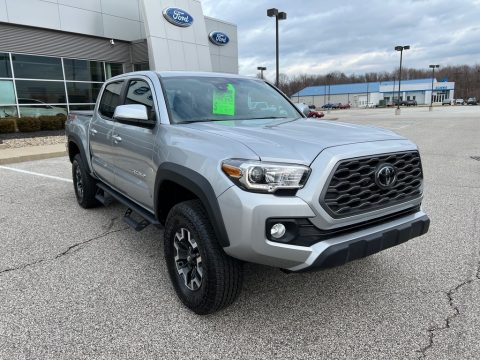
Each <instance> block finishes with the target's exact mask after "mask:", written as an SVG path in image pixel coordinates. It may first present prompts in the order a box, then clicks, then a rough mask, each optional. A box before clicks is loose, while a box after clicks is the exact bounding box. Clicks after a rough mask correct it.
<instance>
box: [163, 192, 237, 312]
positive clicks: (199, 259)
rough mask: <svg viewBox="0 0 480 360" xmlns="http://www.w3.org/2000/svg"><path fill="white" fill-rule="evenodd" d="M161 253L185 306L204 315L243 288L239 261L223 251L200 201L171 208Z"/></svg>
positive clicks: (219, 306)
mask: <svg viewBox="0 0 480 360" xmlns="http://www.w3.org/2000/svg"><path fill="white" fill-rule="evenodd" d="M164 252H165V259H166V262H167V268H168V272H169V275H170V279H171V281H172V284H173V287H174V288H175V291H176V293H177V295H178V297H179V298H180V300H181V301H182V302H183V304H184V305H185V306H187V307H188V308H189V309H190V310H192V311H194V312H195V313H197V314H200V315H205V314H210V313H213V312H215V311H218V310H220V309H222V308H224V307H227V306H228V305H230V304H232V303H233V302H234V301H235V299H236V298H237V297H238V295H239V294H240V291H241V288H242V280H243V273H242V266H241V263H240V262H239V261H238V260H236V259H234V258H232V257H230V256H228V255H227V254H225V252H224V251H223V249H222V247H221V246H220V245H219V244H218V241H217V239H216V236H215V233H214V231H213V228H212V225H211V224H210V221H209V219H208V216H207V214H206V212H205V209H204V208H203V206H202V204H201V202H200V201H199V200H190V201H185V202H182V203H180V204H177V205H175V206H174V207H173V208H172V210H170V212H169V214H168V217H167V221H166V224H165V232H164Z"/></svg>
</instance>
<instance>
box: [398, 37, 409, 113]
mask: <svg viewBox="0 0 480 360" xmlns="http://www.w3.org/2000/svg"><path fill="white" fill-rule="evenodd" d="M408 49H410V45H403V46H395V50H396V51H400V71H399V74H398V98H397V110H396V111H395V115H400V84H401V82H402V58H403V50H408Z"/></svg>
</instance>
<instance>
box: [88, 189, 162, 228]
mask: <svg viewBox="0 0 480 360" xmlns="http://www.w3.org/2000/svg"><path fill="white" fill-rule="evenodd" d="M97 187H98V188H99V189H100V190H102V191H103V194H101V193H100V192H99V193H97V195H96V196H95V198H96V199H97V200H98V201H99V202H101V203H102V204H103V205H105V206H107V205H109V204H111V203H112V201H113V200H117V201H118V202H120V203H122V204H123V205H125V206H127V211H126V212H125V215H124V217H123V221H124V222H125V223H127V224H128V225H129V226H131V227H132V228H133V229H135V230H136V231H142V230H143V229H145V228H146V227H147V226H148V225H150V224H152V225H155V226H160V227H161V226H162V225H161V224H160V222H159V221H158V220H157V219H155V216H154V215H153V214H152V213H150V212H149V211H147V210H145V209H144V208H142V207H141V206H139V205H137V204H135V203H134V202H133V201H131V200H130V199H128V198H126V197H125V196H123V195H122V194H120V193H119V192H118V191H115V190H113V189H112V188H111V187H109V186H107V185H105V184H103V183H97ZM132 213H135V214H137V215H138V216H139V217H141V220H140V221H137V220H135V219H134V218H133V217H132V216H131V215H132Z"/></svg>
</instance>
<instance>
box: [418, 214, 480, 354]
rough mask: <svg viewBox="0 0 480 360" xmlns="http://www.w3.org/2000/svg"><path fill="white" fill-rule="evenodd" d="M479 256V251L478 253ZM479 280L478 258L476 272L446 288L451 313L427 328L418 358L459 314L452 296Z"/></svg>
mask: <svg viewBox="0 0 480 360" xmlns="http://www.w3.org/2000/svg"><path fill="white" fill-rule="evenodd" d="M477 213H478V211H475V214H474V219H477ZM477 233H478V228H477V221H476V220H474V229H473V236H476V235H477ZM479 256H480V253H479ZM478 280H480V260H479V261H478V263H477V269H476V272H475V273H474V275H473V276H472V277H471V278H469V279H467V280H465V281H463V282H461V283H460V284H458V285H457V286H455V287H453V288H451V289H450V290H448V291H447V292H446V293H445V294H446V296H447V299H448V305H449V306H450V308H451V309H452V310H453V314H451V315H449V316H447V317H446V318H445V320H444V324H443V325H441V326H437V325H435V326H431V327H430V328H428V330H427V333H428V344H427V345H426V346H424V347H422V348H420V350H417V352H419V353H420V355H419V357H418V358H419V359H424V358H426V356H427V354H426V352H427V351H428V350H429V349H430V348H432V347H433V343H434V341H433V339H434V337H435V333H437V332H439V331H443V330H447V329H450V324H451V322H452V320H453V319H455V318H456V317H457V316H459V315H460V310H459V309H458V306H457V305H455V303H454V299H453V296H454V294H455V293H456V292H457V291H458V290H460V289H461V288H462V287H464V286H466V285H469V284H471V283H473V282H474V281H478Z"/></svg>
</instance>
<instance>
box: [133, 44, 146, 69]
mask: <svg viewBox="0 0 480 360" xmlns="http://www.w3.org/2000/svg"><path fill="white" fill-rule="evenodd" d="M132 62H133V63H134V64H140V63H148V45H147V40H143V41H138V42H134V43H132Z"/></svg>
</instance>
